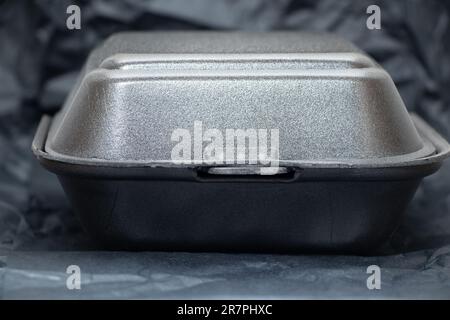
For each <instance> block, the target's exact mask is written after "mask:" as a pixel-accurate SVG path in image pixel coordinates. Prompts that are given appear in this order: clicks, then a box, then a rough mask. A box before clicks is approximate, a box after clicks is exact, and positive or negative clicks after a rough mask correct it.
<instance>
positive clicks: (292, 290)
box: [0, 0, 450, 298]
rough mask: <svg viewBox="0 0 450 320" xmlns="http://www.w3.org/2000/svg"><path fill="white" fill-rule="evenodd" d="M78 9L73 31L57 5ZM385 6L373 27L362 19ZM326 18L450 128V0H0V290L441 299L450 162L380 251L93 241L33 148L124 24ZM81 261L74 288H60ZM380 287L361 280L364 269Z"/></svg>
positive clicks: (446, 294) (448, 288)
mask: <svg viewBox="0 0 450 320" xmlns="http://www.w3.org/2000/svg"><path fill="white" fill-rule="evenodd" d="M73 3H75V4H78V5H79V6H80V8H81V30H68V29H67V28H66V19H67V16H68V15H67V14H66V8H67V7H68V6H69V5H70V4H73ZM371 4H377V5H378V6H380V8H381V23H382V30H372V31H371V30H368V29H367V28H366V18H367V14H366V8H367V7H368V6H369V5H371ZM172 29H173V30H183V29H186V30H187V29H201V30H209V29H220V30H252V31H266V30H273V29H290V30H312V31H329V32H334V33H337V34H339V35H341V36H343V37H345V38H347V39H349V40H351V41H353V42H354V43H355V44H357V45H358V46H359V47H360V48H361V49H363V50H365V51H367V52H368V53H369V54H370V55H372V57H374V58H375V59H376V60H377V61H378V62H379V63H380V64H382V65H383V67H384V68H385V69H386V70H387V71H388V72H389V73H390V74H391V76H392V78H393V79H394V81H395V83H396V85H397V87H398V89H399V91H400V94H401V96H402V97H403V99H404V101H405V104H406V105H407V107H408V109H409V110H410V111H414V112H417V113H418V114H419V115H421V116H422V117H423V118H424V119H425V120H426V121H428V122H429V123H430V124H431V125H432V126H434V127H435V128H436V129H437V130H438V131H439V132H440V133H441V134H442V135H443V136H445V137H446V138H447V139H448V140H450V90H449V85H450V1H441V0H434V1H433V0H399V1H387V0H386V1H374V0H369V1H349V0H321V1H313V0H299V1H294V0H278V1H274V0H243V1H237V0H213V1H211V0H154V1H138V0H122V1H111V0H108V1H106V0H96V1H50V0H47V1H45V0H40V1H37V0H35V1H25V0H23V1H12V0H10V1H0V45H1V46H0V297H2V298H46V297H48V298H120V297H125V298H135V297H139V298H144V297H151V298H160V297H165V298H179V297H181V298H233V297H235V298H237V297H239V298H315V297H328V298H353V297H360V298H381V297H384V298H450V163H448V162H447V163H446V164H445V165H444V166H443V167H442V169H441V170H440V171H439V172H438V173H436V174H434V175H433V176H431V177H428V178H426V179H425V181H424V182H423V183H422V185H421V186H420V188H419V190H418V192H417V194H416V196H415V198H414V200H413V202H412V203H411V205H410V206H409V208H408V210H407V213H406V214H405V216H404V219H403V220H402V223H401V225H400V227H399V229H398V230H397V232H396V233H395V234H394V236H393V237H392V239H391V240H390V241H389V243H386V244H385V246H384V247H383V248H382V249H381V250H380V256H377V257H354V256H353V257H351V256H300V255H298V256H285V255H250V254H240V255H236V254H233V255H232V254H214V253H204V254H194V253H152V252H141V253H115V252H105V251H102V250H101V248H99V247H98V246H97V245H96V244H95V243H94V242H92V241H91V240H90V239H89V237H88V236H87V235H86V234H84V232H83V230H82V229H81V227H80V225H79V223H78V220H77V218H76V217H75V216H74V215H73V214H72V212H71V211H70V207H69V206H68V203H67V201H66V199H65V197H64V194H63V192H62V190H61V188H60V186H59V184H58V182H57V180H56V178H55V177H54V176H53V175H51V174H49V173H47V172H46V171H45V170H44V169H42V168H41V167H40V166H39V164H38V163H37V161H35V159H34V157H33V155H32V154H31V151H30V144H31V140H32V137H33V135H34V131H35V129H36V125H37V122H38V121H39V119H40V117H41V115H42V114H44V113H47V114H53V113H55V112H56V111H58V109H59V108H60V107H61V105H62V103H63V101H64V99H65V97H66V95H67V93H68V91H69V90H70V88H71V87H72V86H73V84H74V81H75V79H76V77H77V75H78V72H79V71H80V69H81V67H82V64H83V62H84V61H85V59H86V57H87V55H88V53H89V52H90V50H91V49H92V48H94V47H95V46H96V45H97V44H99V42H100V41H101V40H103V39H105V38H106V37H107V36H109V35H110V34H112V33H114V32H118V31H123V30H172ZM69 264H78V265H80V267H81V269H82V272H83V277H82V286H83V289H82V290H79V291H78V290H76V292H74V291H69V290H67V289H66V287H65V279H66V276H67V275H66V273H65V268H66V267H67V266H68V265H69ZM370 264H377V265H379V266H380V267H381V269H382V289H381V290H375V291H370V290H368V289H367V288H366V282H365V281H366V278H367V274H366V268H367V266H368V265H370Z"/></svg>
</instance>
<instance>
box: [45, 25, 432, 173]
mask: <svg viewBox="0 0 450 320" xmlns="http://www.w3.org/2000/svg"><path fill="white" fill-rule="evenodd" d="M199 123H200V124H201V126H202V129H203V131H202V132H203V133H204V132H205V130H208V129H212V130H218V131H216V133H217V132H219V134H220V133H223V135H224V137H225V136H226V134H225V132H226V130H227V129H233V130H236V129H242V130H247V129H254V130H256V131H257V132H260V131H258V130H268V131H267V132H272V131H270V130H273V129H276V130H278V131H277V132H278V135H279V148H278V151H279V161H280V163H287V164H297V165H302V164H303V165H305V164H307V165H323V164H341V165H342V164H344V165H349V166H352V165H356V164H367V165H371V164H380V163H382V164H385V165H389V164H395V163H396V162H399V161H405V160H408V159H417V158H420V157H424V156H427V155H430V154H432V153H434V152H435V150H434V148H433V146H432V145H431V144H430V143H427V141H424V139H422V137H421V136H420V135H419V133H418V132H417V130H416V128H415V126H414V124H413V122H412V121H411V118H410V116H409V114H408V112H407V110H406V108H405V106H404V104H403V102H402V99H401V97H400V95H399V94H398V92H397V89H396V88H395V85H394V83H393V81H392V79H391V78H390V76H389V75H388V74H387V73H386V72H385V71H384V70H383V69H382V68H381V67H380V66H379V65H378V64H376V63H375V62H374V61H373V60H372V59H371V58H370V57H368V56H367V55H366V54H364V53H362V52H361V51H360V50H358V49H357V48H355V47H354V46H353V45H352V44H350V43H348V42H347V41H344V40H342V39H340V38H337V37H335V36H333V35H328V34H309V33H299V32H272V33H242V32H240V33H236V32H187V33H186V32H182V33H181V32H158V33H155V32H148V33H121V34H117V35H115V36H113V37H111V38H109V39H108V40H107V41H106V42H105V43H104V44H103V45H102V46H100V47H99V48H97V49H96V50H94V51H93V53H92V54H91V56H90V58H89V60H88V62H87V64H86V66H85V68H84V71H83V73H82V75H81V76H80V79H79V81H78V83H77V85H76V86H75V87H74V89H73V91H72V93H71V94H70V96H69V97H68V99H67V101H66V104H65V106H64V108H63V110H62V111H61V112H60V113H59V114H58V115H57V116H56V117H55V119H54V120H53V122H52V125H51V128H50V131H49V134H48V138H47V141H46V145H45V151H46V152H47V153H48V154H49V155H51V156H53V157H54V158H57V159H59V160H62V161H69V162H80V163H101V164H104V165H108V164H110V165H115V166H120V165H126V166H132V165H155V164H158V165H169V164H173V163H174V162H173V161H172V160H173V159H172V158H171V157H172V152H173V148H174V146H175V145H176V142H174V140H173V134H174V131H175V130H177V129H182V130H188V131H189V132H190V133H192V134H195V133H194V127H195V126H196V125H198V124H199ZM224 139H225V138H224ZM203 143H204V144H207V141H203ZM203 147H204V145H203ZM193 149H195V146H194V147H193ZM192 152H193V153H194V150H193V151H192Z"/></svg>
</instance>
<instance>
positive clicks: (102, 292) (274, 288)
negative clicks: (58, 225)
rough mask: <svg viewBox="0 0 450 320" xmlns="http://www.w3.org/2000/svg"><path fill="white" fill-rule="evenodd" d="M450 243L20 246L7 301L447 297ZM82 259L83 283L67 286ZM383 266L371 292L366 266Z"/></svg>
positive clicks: (8, 276)
mask: <svg viewBox="0 0 450 320" xmlns="http://www.w3.org/2000/svg"><path fill="white" fill-rule="evenodd" d="M449 261H450V247H443V248H441V249H440V250H438V251H433V250H430V251H424V252H415V253H409V254H405V255H395V256H390V257H382V258H379V257H375V258H369V257H368V258H362V257H339V256H328V257H326V256H285V255H248V254H240V255H230V254H218V253H197V254H192V253H163V252H154V253H149V252H144V253H127V252H95V253H89V252H20V253H17V252H16V253H13V254H12V255H10V256H9V257H8V260H7V265H8V266H7V268H5V269H4V271H3V283H4V285H3V288H4V289H3V292H0V296H2V297H3V298H5V299H14V298H27V299H36V298H39V299H44V298H46V299H74V298H77V299H83V298H96V299H101V298H111V299H114V298H159V299H161V298H162V299H164V298H166V299H173V298H176V299H317V298H320V299H325V298H333V299H377V298H386V299H412V298H415V299H417V298H423V299H443V298H449V297H450V272H449V267H448V264H449ZM73 264H75V265H78V266H79V267H80V270H81V289H80V290H67V288H66V280H67V277H68V275H67V274H66V273H65V271H66V268H67V266H69V265H73ZM373 264H378V265H379V266H380V267H381V289H380V290H368V289H367V286H366V281H367V277H368V276H369V275H368V274H367V273H366V270H367V267H368V266H370V265H373Z"/></svg>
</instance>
